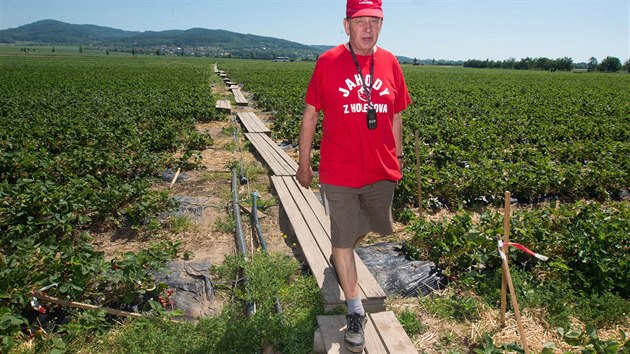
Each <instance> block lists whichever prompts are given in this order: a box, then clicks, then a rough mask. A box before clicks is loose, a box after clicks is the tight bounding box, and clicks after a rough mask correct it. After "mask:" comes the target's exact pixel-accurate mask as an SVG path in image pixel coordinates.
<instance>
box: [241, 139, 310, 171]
mask: <svg viewBox="0 0 630 354" xmlns="http://www.w3.org/2000/svg"><path fill="white" fill-rule="evenodd" d="M245 137H246V138H247V139H249V141H250V142H251V143H252V145H254V147H255V148H256V150H257V151H258V153H259V154H260V156H261V157H262V158H263V160H265V162H266V163H267V165H269V167H270V168H271V170H272V171H273V174H274V175H276V176H295V173H296V172H297V168H298V165H297V163H296V162H295V161H294V160H293V159H292V158H291V157H289V156H288V155H287V154H285V153H284V151H282V149H280V147H279V146H278V144H276V142H275V141H273V140H271V138H270V137H269V136H268V135H267V134H261V133H245Z"/></svg>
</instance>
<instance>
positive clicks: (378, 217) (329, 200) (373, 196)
mask: <svg viewBox="0 0 630 354" xmlns="http://www.w3.org/2000/svg"><path fill="white" fill-rule="evenodd" d="M381 3H382V1H381V0H372V1H369V0H348V1H347V4H346V18H345V19H344V20H343V25H344V28H345V31H346V34H347V35H348V36H349V41H348V42H347V43H344V44H341V45H339V46H337V47H335V48H333V49H331V50H329V51H327V52H325V53H324V54H322V55H321V56H320V57H319V59H318V61H317V64H316V65H315V70H314V72H313V76H312V77H311V81H310V83H309V86H308V89H307V92H306V98H305V102H306V108H305V111H304V116H303V119H302V126H301V130H300V142H299V152H300V156H299V168H298V171H297V179H298V181H299V183H300V184H301V185H302V186H303V187H305V188H308V187H309V186H310V184H311V182H312V179H313V170H312V168H311V162H310V159H311V147H312V143H313V136H314V133H315V129H316V126H317V122H318V117H319V111H322V112H323V117H324V118H323V120H322V141H321V151H320V152H321V158H320V182H321V190H322V195H323V197H324V198H323V199H324V204H325V207H326V210H327V212H328V213H329V215H330V221H331V238H332V259H331V261H332V263H334V267H335V269H336V271H337V276H338V278H339V282H340V285H341V288H342V290H343V292H344V295H345V297H346V304H347V306H348V314H347V315H346V319H347V323H348V326H347V331H346V333H345V346H346V349H348V350H349V351H352V352H361V351H362V350H363V348H364V346H365V340H364V336H363V329H364V327H365V323H366V317H365V310H364V309H363V304H362V303H361V297H360V293H359V286H358V280H357V270H356V266H355V260H354V247H355V246H356V245H357V244H358V243H359V241H360V240H361V239H362V238H363V237H364V236H365V234H367V233H368V232H370V231H374V232H378V233H380V234H383V235H387V234H390V233H392V229H393V225H392V214H391V204H392V199H393V196H394V188H395V187H396V182H397V181H398V180H400V178H402V173H401V166H402V159H403V157H404V156H403V146H402V144H403V142H402V117H401V112H402V111H403V110H404V109H405V108H406V107H407V106H408V105H409V103H410V102H411V99H410V97H409V93H408V91H407V87H406V84H405V80H404V77H403V75H402V70H401V68H400V64H399V63H398V61H397V60H396V57H395V56H394V55H392V54H391V53H390V52H388V51H385V50H383V49H382V48H380V47H377V46H376V42H377V41H378V36H379V33H380V31H381V26H382V24H383V11H382V9H381Z"/></svg>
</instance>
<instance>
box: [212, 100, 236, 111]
mask: <svg viewBox="0 0 630 354" xmlns="http://www.w3.org/2000/svg"><path fill="white" fill-rule="evenodd" d="M214 108H215V109H217V110H219V111H227V112H228V113H231V112H232V104H231V103H230V101H228V100H219V101H217V103H216V105H215V106H214Z"/></svg>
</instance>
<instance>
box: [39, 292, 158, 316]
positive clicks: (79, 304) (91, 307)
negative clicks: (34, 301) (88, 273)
mask: <svg viewBox="0 0 630 354" xmlns="http://www.w3.org/2000/svg"><path fill="white" fill-rule="evenodd" d="M32 295H33V296H34V297H36V298H38V299H40V300H42V301H46V302H52V303H53V304H58V305H62V306H69V307H76V308H80V309H84V310H103V311H105V312H107V313H109V314H110V315H116V316H125V317H133V318H141V317H146V316H145V315H143V314H139V313H134V312H127V311H121V310H116V309H112V308H108V307H101V306H96V305H90V304H84V303H82V302H76V301H67V300H62V299H58V298H56V297H52V296H48V295H46V294H42V293H38V292H33V294H32Z"/></svg>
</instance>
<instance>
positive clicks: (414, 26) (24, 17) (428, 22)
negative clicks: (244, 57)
mask: <svg viewBox="0 0 630 354" xmlns="http://www.w3.org/2000/svg"><path fill="white" fill-rule="evenodd" d="M629 1H630V0H610V1H606V0H593V1H579V0H572V1H571V0H541V1H536V0H532V1H525V0H503V1H501V0H468V1H464V0H433V1H430V0H428V1H412V0H384V4H383V10H384V12H385V22H384V25H383V30H382V33H381V37H380V40H379V45H380V46H382V47H383V48H385V49H388V50H390V51H392V52H394V53H395V54H397V55H404V56H408V57H412V58H413V57H417V58H418V59H426V58H435V59H456V60H457V59H459V60H466V59H486V58H488V59H494V60H503V59H507V58H510V57H514V58H516V59H520V58H524V57H528V56H529V57H548V58H552V59H553V58H559V57H564V56H568V57H571V58H573V61H574V62H585V61H587V60H588V58H590V57H592V56H594V57H596V58H597V59H598V60H599V61H601V60H602V59H603V58H605V57H606V56H609V55H610V56H615V57H618V58H619V59H621V60H622V62H623V61H625V60H626V59H628V57H630V45H629V42H630V25H629V22H630V5H629ZM344 15H345V1H343V0H312V1H306V0H293V1H289V0H259V1H253V0H216V1H213V0H205V1H202V0H192V1H166V0H162V1H160V0H157V1H149V0H130V1H127V0H65V1H56V0H0V29H7V28H15V27H18V26H21V25H25V24H29V23H32V22H35V21H38V20H43V19H55V20H60V21H64V22H69V23H75V24H95V25H100V26H107V27H114V28H120V29H124V30H133V31H147V30H151V31H160V30H167V29H189V28H193V27H202V28H209V29H225V30H229V31H234V32H239V33H252V34H256V35H262V36H270V37H277V38H282V39H287V40H291V41H295V42H299V43H303V44H327V45H335V44H339V43H342V42H344V41H345V40H346V39H347V37H346V35H345V33H344V31H343V26H342V19H343V17H344Z"/></svg>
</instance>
